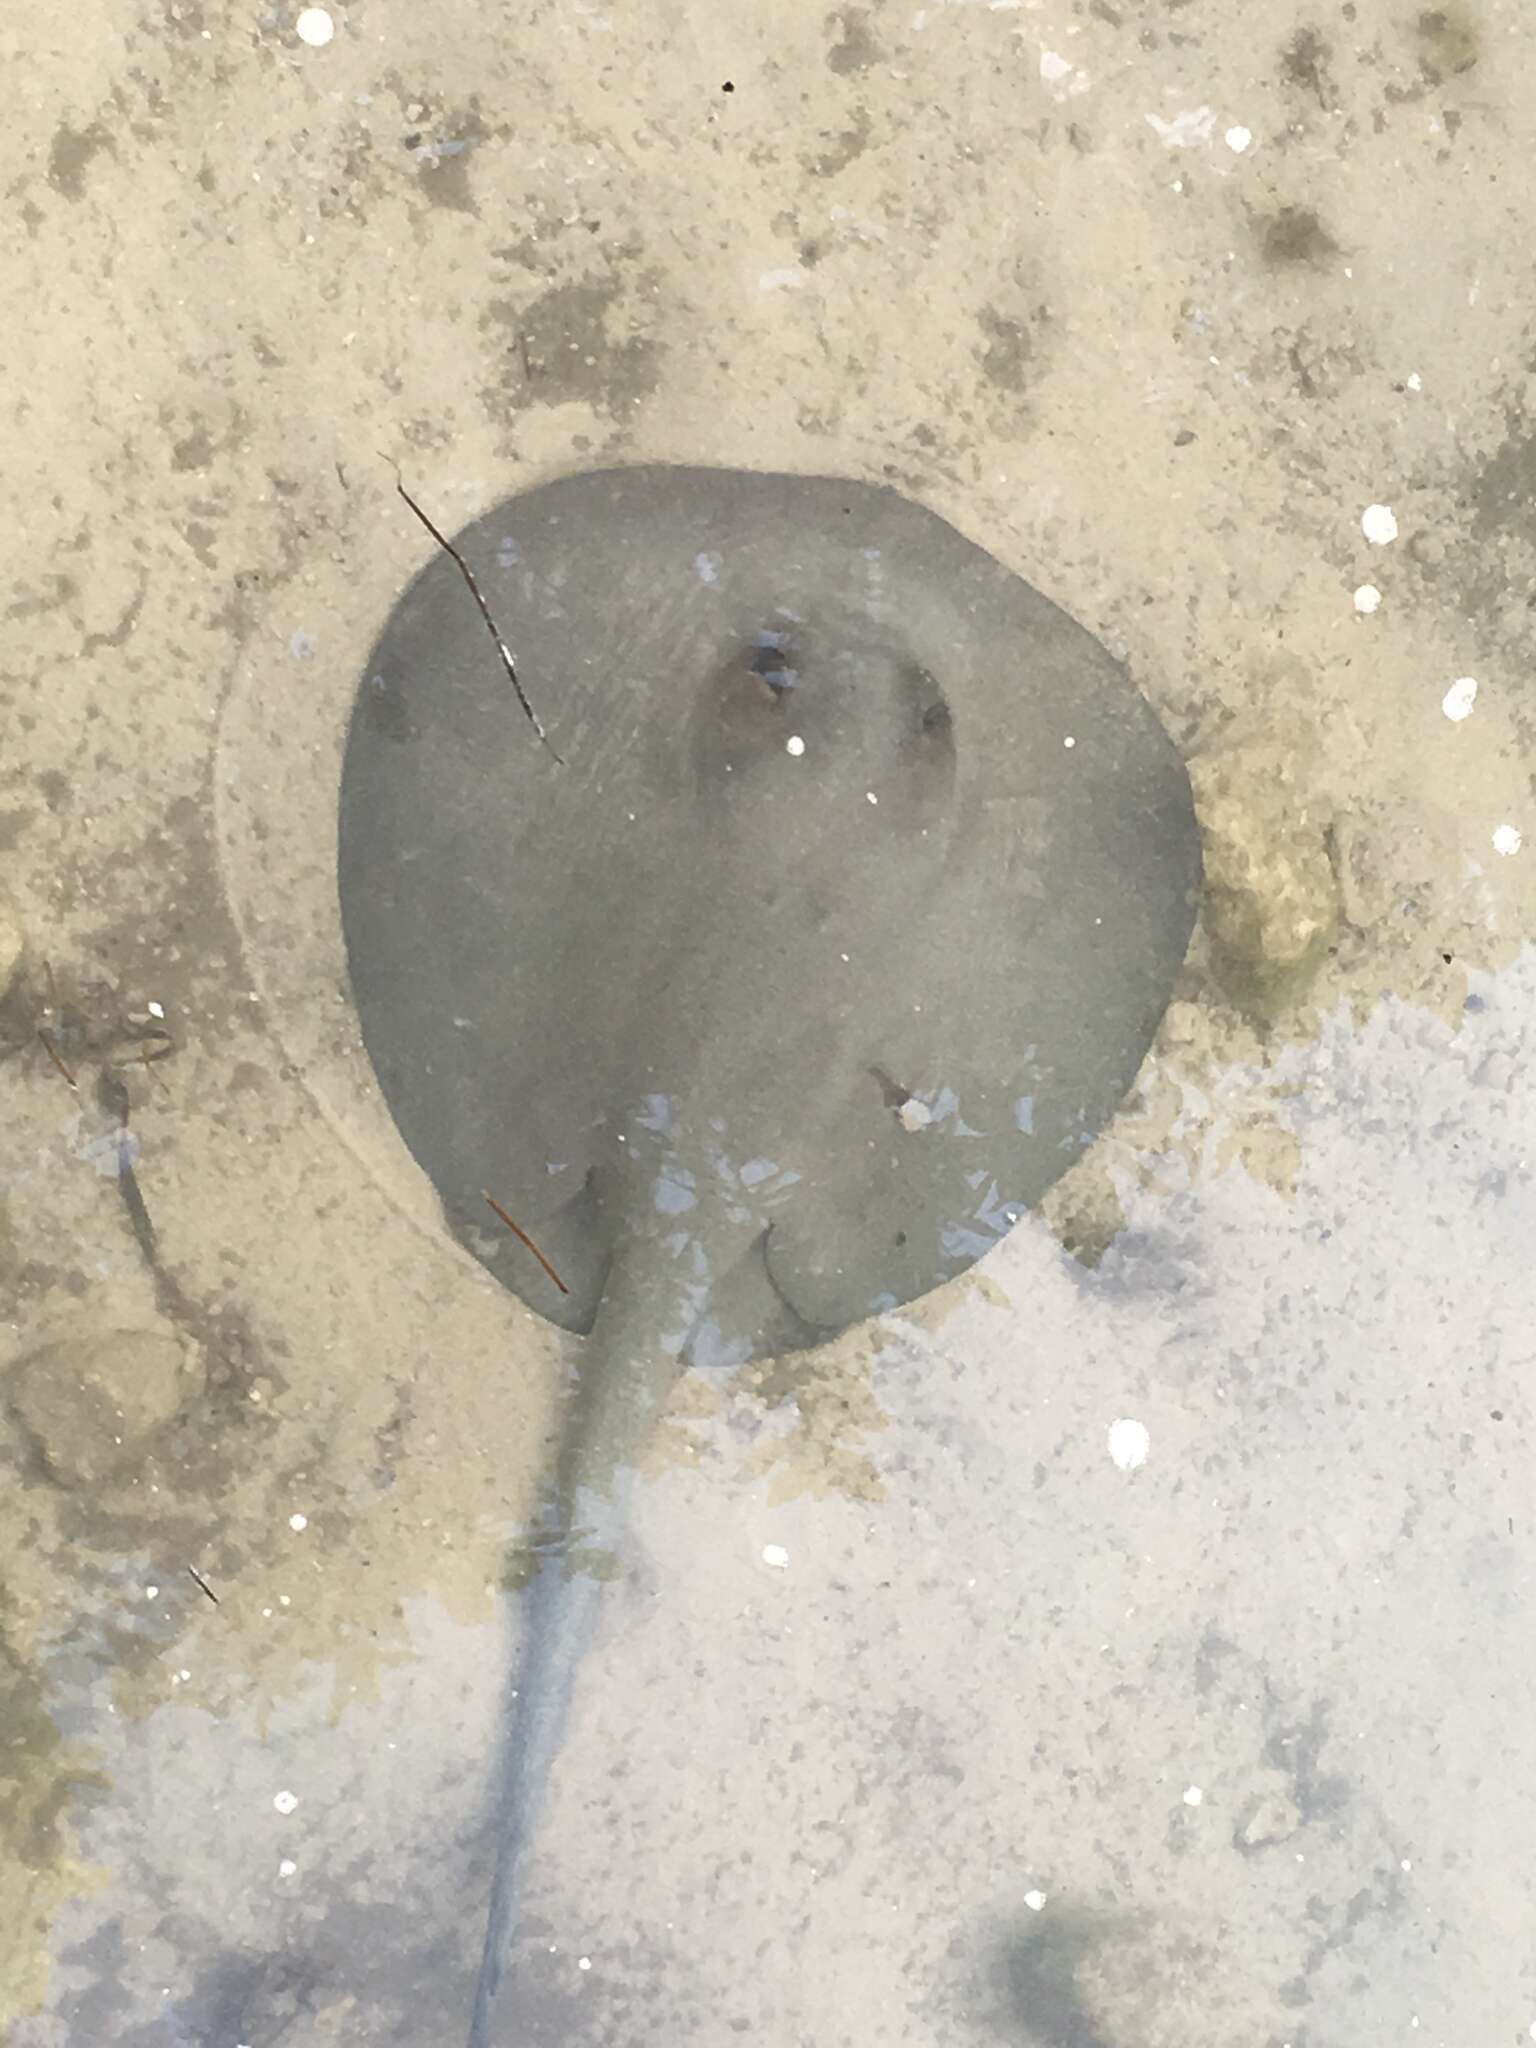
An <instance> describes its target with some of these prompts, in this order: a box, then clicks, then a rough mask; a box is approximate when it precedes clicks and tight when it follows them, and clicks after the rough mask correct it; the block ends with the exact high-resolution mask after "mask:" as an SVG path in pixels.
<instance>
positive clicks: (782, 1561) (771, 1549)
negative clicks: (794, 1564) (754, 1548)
mask: <svg viewBox="0 0 1536 2048" xmlns="http://www.w3.org/2000/svg"><path fill="white" fill-rule="evenodd" d="M763 1563H764V1564H771V1565H772V1566H773V1568H774V1570H775V1571H779V1572H782V1571H785V1570H787V1569H788V1567H789V1552H788V1551H787V1550H786V1549H785V1548H784V1546H783V1544H782V1543H765V1544H764V1545H763Z"/></svg>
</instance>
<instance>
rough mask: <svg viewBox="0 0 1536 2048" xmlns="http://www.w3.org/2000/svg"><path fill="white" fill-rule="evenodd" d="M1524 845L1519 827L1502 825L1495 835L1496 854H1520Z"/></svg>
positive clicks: (1494, 848) (1494, 846) (1494, 847)
mask: <svg viewBox="0 0 1536 2048" xmlns="http://www.w3.org/2000/svg"><path fill="white" fill-rule="evenodd" d="M1524 844H1525V841H1524V839H1523V838H1522V837H1521V836H1520V827H1519V826H1518V825H1501V826H1500V827H1499V829H1498V830H1497V831H1496V832H1495V833H1494V835H1493V850H1494V852H1495V853H1518V852H1519V851H1520V849H1521V847H1522V846H1523V845H1524Z"/></svg>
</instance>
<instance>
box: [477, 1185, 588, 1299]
mask: <svg viewBox="0 0 1536 2048" xmlns="http://www.w3.org/2000/svg"><path fill="white" fill-rule="evenodd" d="M480 1192H481V1194H482V1195H485V1199H486V1201H487V1202H489V1204H490V1205H491V1207H492V1208H493V1209H494V1210H495V1211H496V1214H497V1215H498V1216H499V1217H500V1218H501V1220H502V1222H503V1223H505V1225H506V1226H507V1228H508V1230H510V1231H511V1233H512V1235H513V1236H514V1237H515V1238H516V1239H517V1240H518V1242H519V1243H520V1244H525V1245H527V1247H528V1249H529V1251H531V1252H532V1253H533V1256H534V1257H535V1258H536V1259H537V1260H538V1262H539V1264H540V1265H541V1266H542V1267H543V1268H544V1270H545V1272H546V1273H547V1274H548V1275H549V1277H550V1279H551V1280H553V1281H554V1283H555V1285H556V1286H557V1287H558V1288H559V1290H560V1292H561V1293H562V1294H569V1293H570V1291H571V1290H570V1289H569V1287H567V1286H566V1284H565V1282H564V1281H563V1280H562V1279H561V1278H560V1275H559V1274H558V1273H557V1272H556V1271H555V1269H554V1267H553V1266H552V1265H551V1264H550V1263H549V1261H548V1259H546V1258H545V1256H544V1254H543V1253H542V1252H541V1251H540V1250H539V1248H538V1246H537V1245H536V1244H535V1243H534V1241H533V1239H532V1238H531V1237H530V1236H529V1235H528V1233H527V1231H526V1230H524V1228H523V1226H522V1225H521V1223H514V1222H513V1221H512V1218H511V1217H510V1216H509V1215H508V1214H507V1212H506V1210H505V1209H503V1207H502V1206H501V1204H500V1202H498V1201H497V1199H496V1197H495V1196H494V1195H492V1194H487V1193H486V1190H485V1189H484V1188H482V1189H481V1190H480Z"/></svg>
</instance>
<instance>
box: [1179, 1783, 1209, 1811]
mask: <svg viewBox="0 0 1536 2048" xmlns="http://www.w3.org/2000/svg"><path fill="white" fill-rule="evenodd" d="M1204 1802H1205V1794H1204V1793H1203V1792H1202V1791H1201V1790H1200V1787H1199V1786H1198V1785H1191V1786H1190V1787H1189V1789H1188V1790H1187V1791H1186V1792H1185V1794H1184V1804H1185V1805H1186V1806H1201V1805H1203V1804H1204Z"/></svg>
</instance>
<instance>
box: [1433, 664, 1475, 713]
mask: <svg viewBox="0 0 1536 2048" xmlns="http://www.w3.org/2000/svg"><path fill="white" fill-rule="evenodd" d="M1476 702H1477V677H1476V676H1458V677H1457V678H1456V680H1455V682H1454V683H1452V685H1451V687H1450V688H1449V689H1448V690H1447V691H1446V693H1445V695H1444V696H1443V697H1442V698H1441V699H1440V709H1441V710H1442V711H1443V712H1444V713H1445V715H1446V717H1447V718H1448V719H1450V721H1451V723H1452V724H1453V725H1460V723H1461V721H1462V720H1463V719H1464V718H1470V717H1471V716H1472V706H1473V705H1474V704H1475V703H1476Z"/></svg>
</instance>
